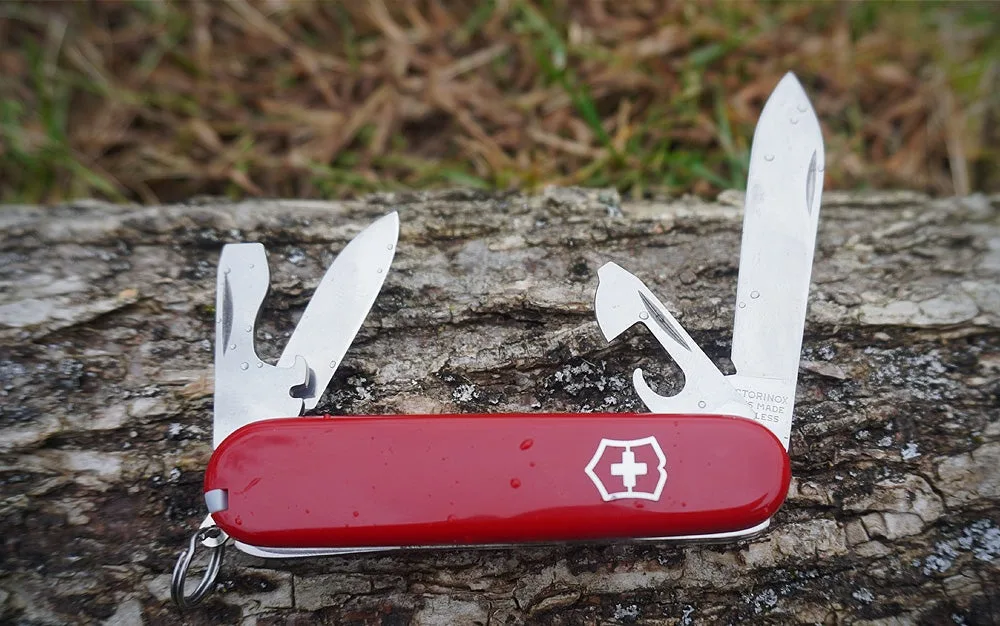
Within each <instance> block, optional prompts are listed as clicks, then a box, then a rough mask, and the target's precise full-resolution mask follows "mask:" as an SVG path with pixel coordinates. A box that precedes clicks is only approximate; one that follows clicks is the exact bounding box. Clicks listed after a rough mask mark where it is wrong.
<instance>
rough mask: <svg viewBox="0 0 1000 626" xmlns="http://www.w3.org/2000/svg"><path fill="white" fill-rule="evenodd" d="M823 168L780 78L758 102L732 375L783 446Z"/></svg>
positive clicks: (798, 97)
mask: <svg viewBox="0 0 1000 626" xmlns="http://www.w3.org/2000/svg"><path fill="white" fill-rule="evenodd" d="M824 167H825V166H824V153H823V136H822V133H821V131H820V126H819V120H817V119H816V113H815V112H814V111H813V108H812V105H811V104H810V102H809V98H808V97H807V96H806V93H805V91H803V89H802V86H801V85H800V84H799V82H798V80H796V78H795V76H794V75H793V74H791V73H788V74H786V75H785V77H784V78H782V79H781V81H780V82H779V83H778V86H777V87H776V88H775V90H774V92H773V93H772V94H771V96H770V97H769V98H768V100H767V103H766V104H765V105H764V110H763V111H762V112H761V116H760V120H759V121H758V123H757V129H756V131H755V132H754V138H753V146H752V148H751V152H750V172H749V178H748V181H747V193H746V202H745V206H744V211H745V212H744V218H743V241H742V244H741V253H740V270H739V284H738V287H737V291H736V315H735V323H734V327H733V352H732V360H733V364H734V365H735V366H736V374H735V375H733V376H731V377H730V381H731V382H732V384H733V385H734V386H735V387H736V388H737V389H739V390H740V393H741V394H742V395H743V397H744V398H745V399H746V401H747V402H748V403H749V404H750V406H751V407H752V408H753V409H754V411H755V413H756V418H757V420H758V421H759V422H761V423H762V424H764V425H765V426H767V427H768V428H769V429H770V430H771V431H772V432H773V433H774V434H775V435H776V436H777V437H778V438H779V439H780V440H781V442H782V444H784V446H785V448H786V449H787V448H788V439H789V434H790V431H791V426H792V411H793V408H794V405H795V385H796V379H797V378H798V367H799V357H800V353H801V349H802V332H803V328H804V325H805V315H806V304H807V301H808V298H809V281H810V276H811V273H812V261H813V251H814V249H815V242H816V228H817V223H818V220H819V211H820V197H821V194H822V190H823V170H824Z"/></svg>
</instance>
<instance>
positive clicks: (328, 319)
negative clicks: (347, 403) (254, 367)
mask: <svg viewBox="0 0 1000 626" xmlns="http://www.w3.org/2000/svg"><path fill="white" fill-rule="evenodd" d="M398 239H399V215H398V214H397V213H396V212H395V211H393V212H392V213H389V214H388V215H385V216H383V217H381V218H379V219H378V220H376V221H375V222H374V223H372V224H371V225H370V226H368V228H366V229H365V230H363V231H362V232H361V233H359V234H358V235H357V236H356V237H355V238H354V239H352V240H351V241H350V242H349V243H348V244H347V245H346V246H344V249H343V250H341V251H340V254H338V255H337V258H335V259H334V260H333V263H332V264H331V265H330V267H329V269H327V271H326V274H324V276H323V278H322V280H320V282H319V286H317V287H316V291H315V293H314V294H313V296H312V299H310V300H309V304H308V305H306V310H305V311H304V312H303V313H302V318H301V319H300V320H299V323H298V325H297V326H296V327H295V331H294V332H293V333H292V336H291V337H290V338H289V339H288V343H287V344H286V345H285V349H284V351H283V352H282V353H281V357H280V358H279V359H278V367H287V366H289V365H291V364H293V363H295V359H296V357H303V358H305V361H306V364H307V365H308V368H309V380H308V382H307V383H306V385H305V386H304V387H305V388H304V389H302V390H299V391H300V393H297V394H296V395H299V396H300V397H301V398H302V402H303V409H304V410H306V411H308V410H310V409H313V408H315V407H316V405H317V404H318V403H319V399H320V397H321V396H322V395H323V391H324V390H325V389H326V386H327V385H328V384H329V383H330V379H331V378H333V373H334V372H335V371H336V370H337V366H338V365H340V362H341V360H342V359H343V358H344V354H346V353H347V349H348V348H349V347H350V345H351V342H352V341H354V336H355V335H357V333H358V330H360V329H361V324H362V323H364V321H365V318H366V317H367V316H368V312H369V311H370V310H371V307H372V305H373V304H374V303H375V298H376V297H377V296H378V293H379V291H380V290H381V289H382V283H383V282H384V281H385V276H386V274H388V273H389V265H390V264H391V263H392V259H393V257H394V256H395V254H396V242H397V241H398Z"/></svg>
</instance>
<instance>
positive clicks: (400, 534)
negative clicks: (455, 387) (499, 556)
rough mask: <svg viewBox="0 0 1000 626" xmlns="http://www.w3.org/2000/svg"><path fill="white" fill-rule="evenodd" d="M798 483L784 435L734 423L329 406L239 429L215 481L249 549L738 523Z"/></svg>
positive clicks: (660, 530)
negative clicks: (346, 412) (366, 411)
mask: <svg viewBox="0 0 1000 626" xmlns="http://www.w3.org/2000/svg"><path fill="white" fill-rule="evenodd" d="M790 478H791V471H790V468H789V460H788V455H787V454H786V452H785V450H784V448H783V447H782V445H781V443H780V442H779V441H778V439H777V438H775V436H774V435H773V434H771V432H770V431H768V430H767V429H766V428H764V427H763V426H761V425H760V424H757V423H756V422H753V421H751V420H747V419H743V418H737V417H726V416H705V415H651V414H586V413H585V414H565V415H561V414H549V415H545V414H542V415H538V414H530V415H527V414H526V415H509V414H506V415H399V416H362V417H330V416H327V417H317V418H294V419H273V420H265V421H260V422H256V423H253V424H250V425H247V426H244V427H243V428H240V429H239V430H237V431H236V432H234V433H233V434H232V435H230V436H229V437H228V438H226V440H225V441H223V442H222V443H221V444H220V445H219V447H218V448H217V449H216V450H215V452H214V454H213V455H212V458H211V461H210V462H209V466H208V471H207V473H206V475H205V491H206V493H209V492H214V490H221V493H222V494H224V496H225V497H224V498H223V499H221V500H217V501H222V502H225V508H224V509H223V510H216V511H213V513H212V517H213V518H214V520H215V522H216V524H218V526H219V527H221V528H222V529H223V530H224V531H225V532H227V533H228V534H229V535H230V536H232V537H234V538H235V539H237V540H239V541H243V542H245V543H247V544H251V545H254V546H260V547H288V548H294V547H310V548H338V547H344V548H349V547H362V546H407V545H414V546H418V545H419V546H433V545H442V546H444V545H463V544H496V543H503V544H509V543H526V542H560V541H587V540H598V539H615V538H641V537H660V536H671V535H689V534H705V533H718V532H728V531H736V530H742V529H746V528H750V527H752V526H755V525H757V524H759V523H761V522H763V521H765V520H766V519H768V518H769V517H771V516H772V515H773V514H774V513H775V511H777V510H778V508H779V507H780V506H781V504H782V502H783V501H784V498H785V495H786V493H787V491H788V485H789V480H790ZM215 493H217V494H218V493H220V492H215ZM216 508H218V507H216Z"/></svg>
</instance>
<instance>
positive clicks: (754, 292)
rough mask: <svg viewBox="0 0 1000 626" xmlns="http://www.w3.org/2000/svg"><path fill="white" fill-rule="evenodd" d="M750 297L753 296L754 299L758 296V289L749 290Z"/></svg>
mask: <svg viewBox="0 0 1000 626" xmlns="http://www.w3.org/2000/svg"><path fill="white" fill-rule="evenodd" d="M750 297H751V298H753V299H754V300H756V299H757V298H759V297H760V292H759V291H751V292H750Z"/></svg>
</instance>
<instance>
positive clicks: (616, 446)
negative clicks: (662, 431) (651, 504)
mask: <svg viewBox="0 0 1000 626" xmlns="http://www.w3.org/2000/svg"><path fill="white" fill-rule="evenodd" d="M666 464H667V458H666V457H665V456H664V455H663V450H662V449H661V448H660V444H659V442H658V441H656V437H644V438H642V439H627V440H619V439H601V444H600V445H599V446H597V452H595V453H594V456H593V458H591V459H590V463H588V464H587V467H586V468H585V469H584V471H585V472H586V473H587V476H588V477H590V480H592V481H594V485H595V486H596V487H597V490H598V491H599V492H601V498H603V499H604V501H605V502H607V501H610V500H625V499H628V498H634V499H638V500H659V499H660V493H661V492H662V491H663V485H664V484H666V482H667V472H666V470H665V469H663V468H664V467H665V466H666Z"/></svg>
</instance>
